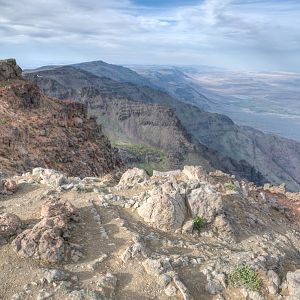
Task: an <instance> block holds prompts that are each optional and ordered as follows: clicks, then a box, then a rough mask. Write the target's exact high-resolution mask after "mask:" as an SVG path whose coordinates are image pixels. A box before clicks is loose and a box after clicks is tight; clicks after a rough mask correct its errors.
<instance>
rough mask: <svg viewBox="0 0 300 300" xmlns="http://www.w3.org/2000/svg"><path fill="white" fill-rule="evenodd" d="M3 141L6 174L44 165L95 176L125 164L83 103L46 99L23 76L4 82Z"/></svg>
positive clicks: (0, 154) (0, 150) (0, 93)
mask: <svg viewBox="0 0 300 300" xmlns="http://www.w3.org/2000/svg"><path fill="white" fill-rule="evenodd" d="M1 64H2V66H3V65H4V64H5V62H1V63H0V65H1ZM8 68H9V64H8V65H7V69H8ZM0 74H1V73H0ZM3 77H7V74H5V75H3V74H2V78H3ZM0 140H1V143H0V164H1V171H4V172H12V173H14V172H17V173H20V172H24V171H27V170H30V169H32V168H34V167H38V166H42V167H46V168H55V169H59V170H62V171H64V172H66V173H68V174H70V175H73V176H93V175H102V174H105V173H108V172H111V171H112V170H114V169H115V168H117V167H120V166H122V163H121V161H120V159H119V157H118V155H117V154H116V150H115V149H113V148H112V147H111V145H110V142H109V140H108V139H107V137H106V136H105V135H104V134H103V132H102V129H101V127H100V126H99V125H97V123H96V121H95V120H93V119H88V118H87V109H86V106H85V105H83V104H79V103H75V102H72V101H67V102H61V101H59V100H54V99H51V98H48V97H46V96H44V95H43V94H41V92H40V90H39V89H38V87H37V86H36V85H34V84H33V83H31V82H28V81H25V80H23V79H21V78H20V76H18V77H17V78H15V79H12V77H10V80H9V81H7V80H6V81H4V80H3V81H1V82H0Z"/></svg>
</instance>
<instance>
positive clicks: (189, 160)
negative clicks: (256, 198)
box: [26, 66, 266, 184]
mask: <svg viewBox="0 0 300 300" xmlns="http://www.w3.org/2000/svg"><path fill="white" fill-rule="evenodd" d="M26 77H27V78H29V79H30V80H32V81H34V82H36V83H37V84H38V85H39V87H40V88H41V89H42V91H43V92H44V93H45V94H46V95H49V96H52V97H57V98H59V99H62V100H64V99H69V98H72V99H75V100H76V101H78V102H82V103H85V104H87V105H88V107H89V114H91V115H92V116H95V117H96V118H97V121H98V123H99V124H103V128H104V130H105V133H106V134H107V135H108V136H109V137H110V138H111V139H112V140H113V141H115V142H116V146H117V147H118V148H119V149H120V153H121V155H122V158H124V159H125V161H126V162H127V163H129V164H132V165H138V166H141V165H142V166H143V167H145V163H148V162H149V161H150V163H151V164H152V165H153V167H154V168H155V169H174V168H178V167H182V166H183V165H184V164H198V163H201V164H202V165H205V166H207V168H217V169H221V170H223V171H226V172H230V173H232V174H235V175H237V176H239V177H241V178H247V179H249V180H252V181H255V182H256V183H258V184H261V183H263V182H266V179H265V178H263V176H262V175H261V174H260V173H259V172H258V171H257V170H255V169H254V168H253V167H252V166H251V165H250V164H248V163H247V162H246V161H243V160H241V161H237V160H235V159H233V158H230V157H228V156H226V155H222V154H221V153H219V152H218V151H215V150H212V149H210V148H209V147H207V146H205V145H203V144H202V143H201V142H199V141H198V140H197V139H196V138H194V137H193V136H192V135H191V134H190V133H189V132H188V130H187V128H186V127H184V126H183V125H182V124H183V123H182V121H181V120H180V119H179V118H178V111H177V110H178V108H179V110H181V109H182V110H181V113H182V116H183V117H186V118H189V112H188V111H187V110H186V108H185V104H184V103H181V102H179V101H178V100H176V99H174V98H172V97H171V96H169V95H167V94H165V93H163V92H161V91H158V90H154V89H152V88H150V87H146V86H143V87H141V86H137V85H134V84H132V83H120V82H116V81H113V80H111V79H108V78H105V77H97V76H95V75H94V74H90V73H88V72H86V71H84V70H79V69H76V68H74V67H70V66H66V67H60V68H55V69H51V70H43V71H38V72H33V73H29V74H26ZM159 103H161V104H163V105H159ZM170 107H173V108H170ZM191 121H192V120H191ZM128 144H129V145H128ZM145 146H146V148H145ZM148 146H150V147H151V148H153V147H154V148H155V149H156V151H153V149H148V148H147V147H148ZM155 149H154V150H155ZM157 150H159V151H157ZM161 151H163V153H161ZM162 156H164V157H165V158H166V159H165V160H162V159H161V158H162Z"/></svg>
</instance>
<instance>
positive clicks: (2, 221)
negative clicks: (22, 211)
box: [0, 213, 21, 238]
mask: <svg viewBox="0 0 300 300" xmlns="http://www.w3.org/2000/svg"><path fill="white" fill-rule="evenodd" d="M20 227H21V220H20V218H19V217H18V216H16V215H14V214H11V213H4V214H0V237H2V238H8V237H11V236H13V235H15V234H16V233H17V232H18V230H19V229H20Z"/></svg>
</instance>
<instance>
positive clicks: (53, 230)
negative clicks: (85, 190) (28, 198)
mask: <svg viewBox="0 0 300 300" xmlns="http://www.w3.org/2000/svg"><path fill="white" fill-rule="evenodd" d="M41 216H42V220H41V221H40V222H39V223H37V224H36V225H35V226H34V227H33V228H32V229H27V230H25V231H23V232H22V233H21V234H19V235H18V236H17V237H16V238H15V239H14V241H13V242H12V247H13V249H14V250H15V251H16V252H17V253H18V254H19V255H20V256H22V257H31V258H34V259H37V260H43V261H45V262H48V263H54V262H59V261H63V260H67V258H68V257H69V255H70V251H71V249H70V245H69V243H68V238H69V237H70V229H71V226H70V221H72V220H78V219H79V214H78V213H77V212H76V210H75V208H74V207H73V206H72V205H71V203H69V202H65V201H61V200H60V199H56V198H50V199H49V200H47V201H46V202H45V203H44V204H43V206H42V211H41Z"/></svg>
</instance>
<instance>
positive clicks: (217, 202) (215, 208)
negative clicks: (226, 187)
mask: <svg viewBox="0 0 300 300" xmlns="http://www.w3.org/2000/svg"><path fill="white" fill-rule="evenodd" d="M187 203H188V205H189V209H190V211H191V213H192V216H193V217H197V216H199V217H202V218H204V219H205V220H206V221H207V222H212V221H213V220H214V218H215V216H216V215H217V214H221V213H222V212H223V209H224V208H223V203H222V197H221V195H220V194H219V193H218V192H216V191H215V190H214V189H213V187H212V186H211V185H209V184H206V185H203V186H201V187H200V188H198V189H195V190H192V192H191V193H190V194H189V195H188V196H187Z"/></svg>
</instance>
